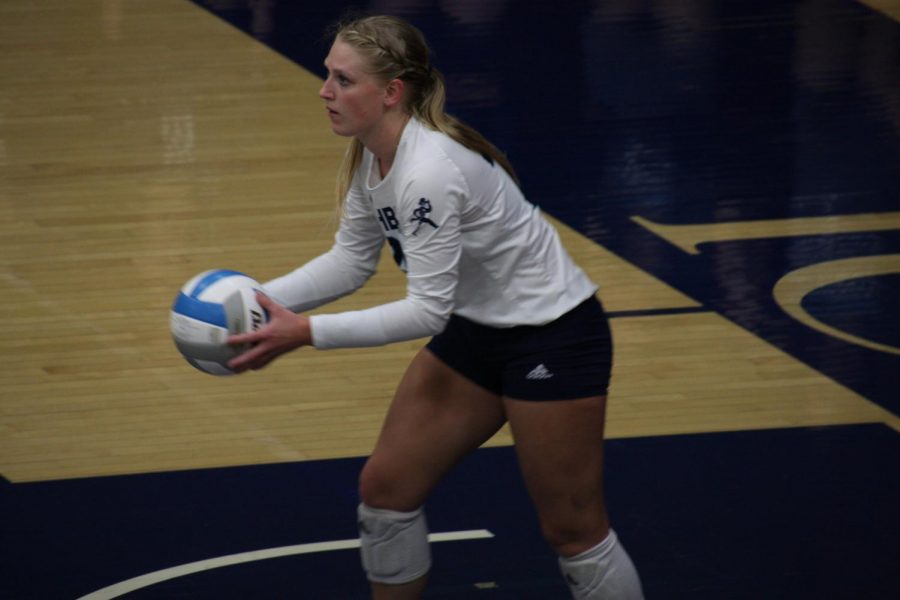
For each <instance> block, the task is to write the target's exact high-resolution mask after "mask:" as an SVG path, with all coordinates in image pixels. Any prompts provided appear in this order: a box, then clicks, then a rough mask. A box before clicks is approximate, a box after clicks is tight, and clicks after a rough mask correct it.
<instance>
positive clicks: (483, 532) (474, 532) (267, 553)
mask: <svg viewBox="0 0 900 600" xmlns="http://www.w3.org/2000/svg"><path fill="white" fill-rule="evenodd" d="M492 537H494V534H493V533H491V532H490V531H488V530H487V529H471V530H468V531H448V532H445V533H431V534H429V535H428V541H429V542H456V541H459V540H477V539H485V538H492ZM353 548H359V540H358V539H353V540H334V541H331V542H315V543H312V544H299V545H296V546H282V547H281V548H268V549H266V550H253V551H251V552H241V553H240V554H229V555H227V556H219V557H216V558H208V559H206V560H198V561H197V562H192V563H187V564H184V565H178V566H177V567H170V568H168V569H163V570H161V571H154V572H153V573H147V574H146V575H140V576H139V577H135V578H133V579H126V580H125V581H120V582H119V583H116V584H113V585H111V586H108V587H105V588H103V589H102V590H97V591H96V592H91V593H90V594H88V595H87V596H82V597H81V598H79V599H78V600H109V599H110V598H118V597H119V596H122V595H125V594H127V593H128V592H133V591H135V590H139V589H141V588H145V587H149V586H151V585H154V584H156V583H160V582H162V581H168V580H170V579H177V578H178V577H184V576H185V575H191V574H193V573H200V572H201V571H210V570H212V569H220V568H222V567H230V566H232V565H239V564H241V563H248V562H255V561H258V560H267V559H269V558H280V557H282V556H293V555H295V554H312V553H315V552H332V551H335V550H352V549H353Z"/></svg>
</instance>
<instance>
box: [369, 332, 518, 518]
mask: <svg viewBox="0 0 900 600" xmlns="http://www.w3.org/2000/svg"><path fill="white" fill-rule="evenodd" d="M505 421H506V416H505V414H504V409H503V402H502V399H501V398H500V396H498V395H497V394H494V393H492V392H489V391H488V390H486V389H484V388H482V387H480V386H478V385H476V384H475V383H473V382H472V381H470V380H468V379H466V378H465V377H463V376H462V375H460V374H459V373H457V372H456V371H454V370H453V369H451V368H450V367H448V366H447V365H445V364H444V363H443V362H441V361H440V360H439V359H438V358H436V357H435V356H434V355H433V354H432V353H431V352H430V351H429V350H428V349H422V350H421V351H420V352H419V353H418V354H417V355H416V357H415V358H414V359H413V361H412V363H410V366H409V368H408V369H407V371H406V374H405V375H404V376H403V378H402V379H401V381H400V384H399V385H398V387H397V391H396V394H395V395H394V399H393V401H392V403H391V406H390V408H389V410H388V413H387V416H386V417H385V421H384V425H383V426H382V429H381V434H380V435H379V438H378V441H377V443H376V445H375V449H374V450H373V452H372V455H371V456H370V457H369V460H368V461H367V462H366V465H365V467H364V468H363V472H362V474H361V476H360V494H361V496H362V499H363V501H364V502H365V503H366V504H368V505H370V506H372V507H375V508H387V509H391V510H400V511H407V510H414V509H415V508H417V507H419V506H421V505H422V504H423V503H424V501H425V499H426V498H427V497H428V495H429V494H430V492H431V490H432V489H433V488H434V486H435V485H436V484H437V483H438V482H439V481H440V480H441V478H443V476H444V475H445V474H446V473H447V472H448V471H449V470H450V469H451V468H452V467H453V466H454V465H455V464H456V463H457V462H459V460H460V459H461V458H463V457H464V456H465V455H466V454H468V453H469V452H471V451H472V450H474V449H476V448H478V447H479V446H480V445H481V444H482V443H484V442H485V441H487V440H488V439H489V438H490V437H491V436H492V435H493V434H494V433H496V432H497V430H498V429H500V427H501V426H502V425H503V424H504V422H505Z"/></svg>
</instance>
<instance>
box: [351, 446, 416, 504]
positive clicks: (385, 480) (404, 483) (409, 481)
mask: <svg viewBox="0 0 900 600" xmlns="http://www.w3.org/2000/svg"><path fill="white" fill-rule="evenodd" d="M413 480H414V477H412V476H411V475H410V474H406V476H404V474H403V473H400V472H398V471H397V469H396V468H392V467H391V465H386V464H383V461H381V460H379V459H378V458H377V457H375V456H373V457H370V458H369V460H368V461H366V464H365V465H364V466H363V469H362V471H361V472H360V474H359V499H360V501H362V502H363V503H364V504H366V505H368V506H371V507H372V508H381V509H386V510H397V511H411V510H415V509H417V508H419V507H420V506H422V504H423V503H424V501H425V497H426V496H427V491H426V490H424V486H417V485H415V484H414V481H413Z"/></svg>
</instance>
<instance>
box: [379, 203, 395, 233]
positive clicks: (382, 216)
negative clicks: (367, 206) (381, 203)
mask: <svg viewBox="0 0 900 600" xmlns="http://www.w3.org/2000/svg"><path fill="white" fill-rule="evenodd" d="M378 220H379V221H381V226H382V227H384V230H385V231H393V230H396V229H399V228H400V222H399V221H398V220H397V217H396V215H395V214H394V209H393V208H391V207H390V206H385V207H384V208H379V209H378Z"/></svg>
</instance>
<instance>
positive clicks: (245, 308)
mask: <svg viewBox="0 0 900 600" xmlns="http://www.w3.org/2000/svg"><path fill="white" fill-rule="evenodd" d="M260 287H261V286H260V284H259V282H257V281H256V280H255V279H253V278H252V277H249V276H247V275H245V274H244V273H240V272H238V271H231V270H228V269H214V270H211V271H204V272H203V273H200V274H199V275H197V276H196V277H193V278H192V279H191V280H190V281H188V282H187V283H186V284H184V286H182V288H181V291H180V292H179V293H178V296H176V298H175V302H174V303H173V304H172V311H171V317H170V327H171V330H172V338H173V339H174V340H175V346H176V347H177V348H178V351H179V352H181V354H182V355H184V357H185V358H186V359H187V361H188V362H189V363H190V364H191V365H193V366H194V367H196V368H198V369H200V370H201V371H204V372H206V373H210V374H212V375H232V374H233V373H234V371H232V370H231V369H229V368H228V361H229V360H231V359H232V358H234V357H235V356H237V355H239V354H240V353H241V352H243V351H244V350H246V348H242V347H239V346H238V347H236V346H229V345H228V344H227V343H225V340H226V339H227V338H228V336H230V335H236V334H239V333H248V332H250V331H255V330H257V329H259V328H260V327H261V326H262V325H263V324H265V323H266V321H267V320H268V315H267V314H266V311H265V310H264V309H263V308H262V307H261V306H260V305H259V303H258V302H257V301H256V290H258V289H260Z"/></svg>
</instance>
